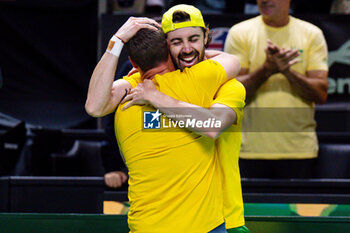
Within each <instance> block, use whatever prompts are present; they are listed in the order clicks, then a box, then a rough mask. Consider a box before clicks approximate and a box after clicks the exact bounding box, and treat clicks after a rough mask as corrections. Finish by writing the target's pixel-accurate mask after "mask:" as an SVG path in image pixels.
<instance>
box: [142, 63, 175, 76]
mask: <svg viewBox="0 0 350 233" xmlns="http://www.w3.org/2000/svg"><path fill="white" fill-rule="evenodd" d="M174 70H175V68H174V65H173V62H172V61H171V59H168V61H167V62H163V63H161V64H159V65H158V66H156V67H154V68H152V69H150V70H148V71H146V72H144V73H143V72H141V76H142V80H144V79H153V78H154V76H155V75H156V74H165V73H168V72H171V71H174Z"/></svg>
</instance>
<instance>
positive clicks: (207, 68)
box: [184, 59, 227, 96]
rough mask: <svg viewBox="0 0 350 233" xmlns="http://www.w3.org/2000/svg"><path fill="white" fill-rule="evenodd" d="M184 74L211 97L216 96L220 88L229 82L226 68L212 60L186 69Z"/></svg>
mask: <svg viewBox="0 0 350 233" xmlns="http://www.w3.org/2000/svg"><path fill="white" fill-rule="evenodd" d="M184 72H185V73H187V77H190V78H191V79H192V82H193V83H194V86H196V87H197V88H199V89H202V90H205V91H206V92H207V93H208V94H209V96H214V95H215V93H216V92H217V90H218V89H219V87H220V86H221V85H222V84H223V83H225V82H226V81H227V76H226V71H225V69H224V67H222V65H221V64H220V63H218V62H216V61H213V60H210V59H209V60H205V61H202V62H200V63H197V64H196V65H194V66H192V67H191V68H185V70H184Z"/></svg>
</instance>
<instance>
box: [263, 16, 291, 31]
mask: <svg viewBox="0 0 350 233" xmlns="http://www.w3.org/2000/svg"><path fill="white" fill-rule="evenodd" d="M262 18H263V21H264V23H265V24H267V25H268V26H270V27H276V28H277V27H284V26H286V25H287V24H288V23H289V20H290V19H289V15H286V16H283V17H278V18H268V17H264V16H263V17H262Z"/></svg>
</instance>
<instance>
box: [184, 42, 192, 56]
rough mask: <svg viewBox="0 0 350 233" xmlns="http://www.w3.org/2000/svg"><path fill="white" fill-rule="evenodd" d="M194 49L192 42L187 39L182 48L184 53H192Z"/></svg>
mask: <svg viewBox="0 0 350 233" xmlns="http://www.w3.org/2000/svg"><path fill="white" fill-rule="evenodd" d="M192 50H193V48H192V46H191V44H190V43H189V42H187V41H186V42H184V47H183V49H182V52H183V53H191V52H192Z"/></svg>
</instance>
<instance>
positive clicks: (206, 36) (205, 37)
mask: <svg viewBox="0 0 350 233" xmlns="http://www.w3.org/2000/svg"><path fill="white" fill-rule="evenodd" d="M208 37H209V28H206V32H205V35H204V45H206V44H207V43H208Z"/></svg>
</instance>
